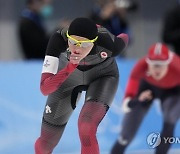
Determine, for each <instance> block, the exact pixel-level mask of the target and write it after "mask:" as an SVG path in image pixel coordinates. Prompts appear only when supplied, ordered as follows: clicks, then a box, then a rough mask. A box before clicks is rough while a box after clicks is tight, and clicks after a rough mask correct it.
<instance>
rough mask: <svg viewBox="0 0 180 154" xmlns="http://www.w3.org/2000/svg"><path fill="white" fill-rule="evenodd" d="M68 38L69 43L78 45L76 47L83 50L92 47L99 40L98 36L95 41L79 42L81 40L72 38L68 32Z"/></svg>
mask: <svg viewBox="0 0 180 154" xmlns="http://www.w3.org/2000/svg"><path fill="white" fill-rule="evenodd" d="M66 36H67V38H68V41H69V43H71V44H72V45H76V46H79V47H82V48H87V47H90V46H91V45H92V44H93V43H94V42H95V41H96V40H97V38H98V36H96V38H95V39H93V40H85V41H79V40H76V39H75V38H73V37H71V36H70V35H69V34H68V31H67V32H66Z"/></svg>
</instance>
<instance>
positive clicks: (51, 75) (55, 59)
mask: <svg viewBox="0 0 180 154" xmlns="http://www.w3.org/2000/svg"><path fill="white" fill-rule="evenodd" d="M66 47H67V45H66V42H65V41H64V39H63V37H62V36H61V33H60V32H59V31H58V32H56V33H55V34H53V35H52V37H51V38H50V41H49V43H48V46H47V50H46V56H45V59H44V64H43V69H42V75H41V83H40V89H41V92H42V93H43V94H44V95H48V94H50V93H52V92H54V91H56V90H57V89H58V88H59V87H60V86H61V84H62V83H63V82H64V81H65V80H66V79H67V78H68V77H69V75H70V74H71V73H72V72H73V71H74V70H75V68H76V67H77V65H74V64H72V63H70V62H69V63H68V64H67V66H66V67H65V68H63V69H62V70H60V71H59V72H57V71H58V65H59V55H60V53H61V52H63V51H65V50H66Z"/></svg>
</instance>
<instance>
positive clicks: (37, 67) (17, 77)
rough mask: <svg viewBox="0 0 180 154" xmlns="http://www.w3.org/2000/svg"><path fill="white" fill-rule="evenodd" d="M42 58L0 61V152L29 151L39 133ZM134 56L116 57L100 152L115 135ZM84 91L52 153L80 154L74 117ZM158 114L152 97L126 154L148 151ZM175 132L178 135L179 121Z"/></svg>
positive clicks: (100, 133)
mask: <svg viewBox="0 0 180 154" xmlns="http://www.w3.org/2000/svg"><path fill="white" fill-rule="evenodd" d="M42 63H43V62H42V61H29V62H21V61H20V62H7V63H5V62H1V63H0V74H1V76H0V115H1V116H0V154H33V153H34V149H33V145H34V142H35V140H36V138H37V137H38V136H39V133H40V125H41V118H42V113H43V110H44V106H45V102H46V97H45V96H43V95H42V94H41V92H40V90H39V81H40V76H41V69H42ZM134 63H135V61H134V60H120V61H119V60H118V66H119V70H120V82H119V87H118V91H117V93H116V96H115V99H114V101H113V104H112V107H111V108H110V110H109V112H108V113H107V115H106V116H105V118H104V120H103V121H102V123H101V124H100V126H99V128H98V132H97V138H98V141H99V146H100V151H101V154H108V153H109V150H110V148H111V147H112V144H113V143H114V141H115V139H116V138H117V137H118V134H119V130H120V128H121V121H122V117H123V113H122V111H121V107H120V106H121V100H122V97H123V94H124V89H125V86H126V82H127V79H128V76H129V73H130V71H131V69H132V67H133V65H134ZM84 94H85V93H84V92H83V95H82V98H81V99H80V101H79V103H78V105H77V108H76V109H75V111H74V113H73V115H72V117H71V119H70V121H69V123H68V125H67V127H66V130H65V132H64V134H63V137H62V140H61V141H60V142H59V144H58V146H57V147H56V149H55V150H54V154H80V141H79V137H78V130H77V119H78V115H79V112H80V110H81V107H82V105H83V101H84ZM161 125H162V115H161V109H160V106H159V101H158V100H156V101H155V102H154V104H153V106H152V108H151V109H150V111H149V112H148V114H147V116H146V117H145V119H144V121H143V123H142V125H141V127H140V129H139V131H138V133H137V135H136V137H135V139H134V140H133V142H132V143H131V145H130V146H129V147H128V149H127V154H152V153H153V149H150V148H149V147H148V144H147V142H146V139H147V136H148V135H149V134H150V133H151V132H160V130H161ZM175 136H177V137H180V123H178V125H177V127H176V130H175ZM178 150H180V144H173V145H172V150H171V152H170V154H179V153H180V151H179V152H178Z"/></svg>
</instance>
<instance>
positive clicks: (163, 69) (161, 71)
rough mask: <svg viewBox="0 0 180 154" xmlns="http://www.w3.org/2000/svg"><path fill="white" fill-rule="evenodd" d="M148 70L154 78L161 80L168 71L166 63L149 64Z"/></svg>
mask: <svg viewBox="0 0 180 154" xmlns="http://www.w3.org/2000/svg"><path fill="white" fill-rule="evenodd" d="M148 71H149V73H150V75H151V76H152V77H153V78H154V79H155V80H161V79H162V78H163V77H164V76H165V75H166V74H167V72H168V65H167V64H166V65H165V64H164V65H156V64H149V65H148Z"/></svg>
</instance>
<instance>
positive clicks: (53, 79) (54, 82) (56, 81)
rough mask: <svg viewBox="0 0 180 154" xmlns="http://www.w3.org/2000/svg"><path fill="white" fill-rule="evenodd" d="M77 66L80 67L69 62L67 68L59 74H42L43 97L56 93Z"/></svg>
mask: <svg viewBox="0 0 180 154" xmlns="http://www.w3.org/2000/svg"><path fill="white" fill-rule="evenodd" d="M77 66H78V65H74V64H72V63H70V62H69V63H68V64H67V66H66V67H65V68H64V69H62V70H60V71H59V72H58V73H57V74H52V73H42V75H41V83H40V89H41V92H42V93H43V95H48V94H50V93H52V92H54V91H56V90H57V89H58V88H59V87H60V86H61V85H62V83H63V82H64V81H65V80H66V79H67V78H68V77H69V75H70V74H71V73H72V72H73V71H74V70H75V69H76V67H77Z"/></svg>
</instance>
